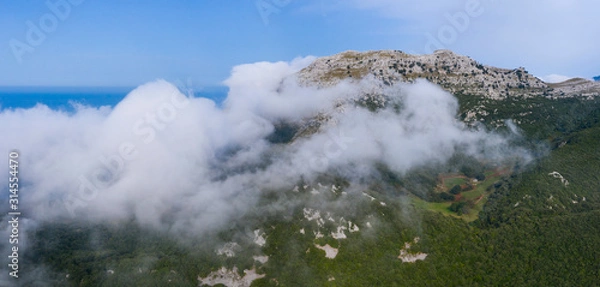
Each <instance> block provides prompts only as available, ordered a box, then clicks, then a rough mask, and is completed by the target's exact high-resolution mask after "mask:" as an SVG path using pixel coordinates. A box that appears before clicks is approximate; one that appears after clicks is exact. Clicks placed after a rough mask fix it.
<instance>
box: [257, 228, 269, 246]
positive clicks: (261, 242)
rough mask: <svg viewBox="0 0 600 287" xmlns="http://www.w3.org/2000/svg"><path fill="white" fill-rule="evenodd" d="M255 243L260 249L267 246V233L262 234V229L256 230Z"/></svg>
mask: <svg viewBox="0 0 600 287" xmlns="http://www.w3.org/2000/svg"><path fill="white" fill-rule="evenodd" d="M254 243H255V244H256V245H258V246H260V247H263V246H265V244H266V243H267V239H265V233H264V232H261V231H260V229H257V230H254Z"/></svg>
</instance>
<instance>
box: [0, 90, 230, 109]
mask: <svg viewBox="0 0 600 287" xmlns="http://www.w3.org/2000/svg"><path fill="white" fill-rule="evenodd" d="M133 89H134V88H133V87H132V88H124V87H118V88H107V87H0V110H6V109H19V108H23V109H27V108H32V107H34V106H35V105H37V104H44V105H46V106H48V107H49V108H51V109H53V110H63V111H67V112H71V111H73V110H74V107H73V104H74V103H78V104H83V105H86V106H92V107H100V106H111V107H114V106H115V105H117V104H118V103H119V102H120V101H121V100H123V98H125V96H127V94H128V93H129V92H131V91H132V90H133ZM227 91H228V88H227V87H210V88H203V89H200V90H198V91H195V92H194V97H204V98H208V99H211V100H213V101H214V102H215V103H216V104H217V105H218V106H220V105H221V104H222V102H223V100H225V98H226V97H227Z"/></svg>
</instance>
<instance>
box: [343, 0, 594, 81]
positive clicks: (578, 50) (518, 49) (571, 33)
mask: <svg viewBox="0 0 600 287" xmlns="http://www.w3.org/2000/svg"><path fill="white" fill-rule="evenodd" d="M349 3H351V4H352V7H354V8H355V9H361V10H366V11H377V12H378V13H380V15H382V16H384V17H394V18H397V19H398V20H399V21H398V29H399V30H402V28H401V27H403V26H406V25H410V26H411V27H412V30H413V32H415V33H416V34H420V35H422V36H421V41H418V40H416V41H412V43H414V44H412V45H413V46H412V47H397V48H398V49H401V50H402V49H405V50H413V51H416V52H418V53H422V52H425V51H427V50H428V49H426V48H423V47H425V45H426V44H427V41H428V39H427V37H426V35H427V34H432V35H434V36H435V37H438V34H439V33H440V32H442V31H443V30H444V29H445V28H444V27H446V28H447V27H450V28H454V29H455V31H456V32H457V33H456V36H455V37H454V38H453V41H449V43H448V44H447V45H445V46H446V48H450V49H453V50H456V51H459V52H461V53H464V54H467V55H469V56H472V57H474V58H475V59H477V60H479V61H482V62H485V63H487V64H494V65H500V66H505V67H507V68H513V67H518V66H525V67H526V68H528V69H529V70H530V71H532V72H534V73H536V74H549V73H551V72H553V71H560V72H561V73H569V74H582V75H593V74H596V73H597V70H594V69H597V67H598V63H600V55H599V54H598V53H597V51H598V50H600V38H598V37H596V35H598V29H597V25H594V24H593V23H594V21H595V20H594V19H596V18H597V12H598V11H600V2H598V1H595V0H576V1H564V0H551V1H517V0H506V1H493V0H468V1H466V0H461V1H458V0H452V1H443V0H436V1H419V2H417V1H410V0H400V1H393V0H354V1H351V2H349ZM467 3H475V4H474V5H479V6H480V7H481V9H483V13H482V15H481V16H477V17H469V20H468V25H467V28H466V29H462V31H460V30H461V29H456V25H453V24H452V22H451V21H450V20H449V19H448V18H447V16H448V15H450V16H454V15H457V14H458V13H462V12H465V11H466V8H465V7H466V5H467ZM407 23H408V24H407ZM386 25H389V24H386ZM446 35H449V34H448V33H447V34H446ZM407 36H410V35H407Z"/></svg>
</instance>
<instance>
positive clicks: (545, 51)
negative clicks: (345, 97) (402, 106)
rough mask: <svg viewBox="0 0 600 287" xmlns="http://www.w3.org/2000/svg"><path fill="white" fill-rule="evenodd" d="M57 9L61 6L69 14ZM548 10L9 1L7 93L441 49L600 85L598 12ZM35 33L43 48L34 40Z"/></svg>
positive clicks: (1, 71) (2, 81) (387, 3)
mask: <svg viewBox="0 0 600 287" xmlns="http://www.w3.org/2000/svg"><path fill="white" fill-rule="evenodd" d="M49 3H50V4H52V3H53V4H55V5H57V4H61V5H58V7H60V9H58V12H56V11H54V12H53V10H54V9H52V8H51V6H52V5H48V4H49ZM541 3H542V2H540V1H517V0H505V1H493V0H448V1H441V0H431V1H413V0H369V1H367V0H347V1H340V0H331V1H326V0H302V1H301V0H231V1H223V0H172V1H167V0H155V1H147V0H146V1H142V0H120V1H118V0H103V1H100V0H84V1H82V0H49V1H41V0H30V1H7V0H5V1H0V27H2V29H0V86H31V85H34V86H131V87H133V86H137V85H140V84H142V83H145V82H148V81H152V80H154V79H157V78H164V79H167V80H170V81H177V80H180V81H188V82H192V83H193V84H194V85H196V86H214V85H218V84H220V83H221V82H222V81H223V80H225V79H226V78H227V77H228V76H229V74H230V71H231V68H232V67H233V66H236V65H239V64H244V63H253V62H258V61H290V60H292V59H294V58H295V57H299V56H309V55H314V56H325V55H331V54H335V53H339V52H342V51H345V50H359V51H364V50H378V49H398V50H403V51H406V52H411V53H426V52H429V49H430V48H431V47H438V46H441V47H443V48H449V49H452V50H454V51H455V52H457V53H461V54H465V55H468V56H471V57H472V58H474V59H475V60H478V61H479V62H482V63H484V64H489V65H495V66H500V67H505V68H516V67H519V66H524V67H525V68H527V69H528V70H529V71H530V72H532V73H533V74H534V75H536V76H540V77H542V76H546V75H550V74H558V75H567V76H582V77H587V78H591V77H592V76H595V75H597V74H600V56H599V53H597V51H600V37H599V36H600V30H598V29H597V27H596V26H597V25H594V27H592V26H591V24H588V23H593V22H594V21H593V20H594V19H596V18H595V15H596V13H597V12H598V11H600V4H599V3H598V1H594V0H578V1H566V0H547V1H544V2H543V3H544V4H543V5H542V4H541ZM257 4H260V5H257ZM257 6H261V7H263V9H265V10H262V11H263V12H262V13H261V11H260V10H259V9H258V7H257ZM66 12H68V13H66ZM61 13H62V14H61ZM53 21H54V22H53ZM32 27H33V28H32ZM42 28H45V29H46V32H44V31H43V29H42ZM35 30H37V31H38V32H41V34H42V36H43V39H40V38H39V37H38V38H35V37H29V39H28V34H29V36H31V35H34V36H36V34H35V33H33V34H32V31H34V32H35ZM37 36H39V33H38V34H37ZM32 39H33V40H35V41H33V42H32V41H31V40H32ZM432 39H433V40H432ZM434 42H435V44H432V43H434ZM15 47H17V48H15ZM23 47H25V48H23Z"/></svg>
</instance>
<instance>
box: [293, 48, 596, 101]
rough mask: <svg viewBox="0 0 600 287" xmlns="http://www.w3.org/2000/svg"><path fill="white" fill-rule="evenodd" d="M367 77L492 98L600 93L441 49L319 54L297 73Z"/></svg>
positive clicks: (309, 81) (327, 81)
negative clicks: (418, 81)
mask: <svg viewBox="0 0 600 287" xmlns="http://www.w3.org/2000/svg"><path fill="white" fill-rule="evenodd" d="M367 76H372V77H374V78H376V79H379V80H381V81H382V83H383V84H384V85H393V84H394V83H397V82H412V81H414V80H415V79H417V78H424V79H427V80H429V81H430V82H432V83H435V84H438V85H440V86H442V87H443V88H444V89H446V90H447V91H449V92H451V93H453V94H457V93H461V94H469V95H476V96H482V97H485V98H491V99H505V98H507V97H515V96H520V97H535V96H544V97H548V98H559V97H577V96H583V97H596V96H600V83H598V82H594V81H590V80H585V79H579V78H577V79H571V80H569V81H565V82H562V83H557V84H550V83H546V82H544V81H542V80H540V79H539V78H536V77H534V76H533V75H531V74H530V73H528V72H527V71H526V70H525V69H524V68H522V67H520V68H516V69H512V70H511V69H503V68H497V67H492V66H487V65H483V64H481V63H478V62H477V61H475V60H473V59H471V58H469V57H467V56H462V55H458V54H456V53H454V52H452V51H450V50H437V51H435V52H434V53H433V54H426V55H411V54H407V53H404V52H402V51H399V50H382V51H368V52H357V51H346V52H342V53H339V54H336V55H333V56H328V57H322V58H319V59H317V60H315V61H314V62H313V63H312V64H311V65H309V66H308V67H306V68H304V69H303V70H301V71H300V72H299V73H298V78H299V79H300V81H301V83H303V84H305V85H317V86H321V87H325V86H331V85H334V84H336V83H338V82H339V81H341V80H344V79H362V78H364V77H367Z"/></svg>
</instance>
